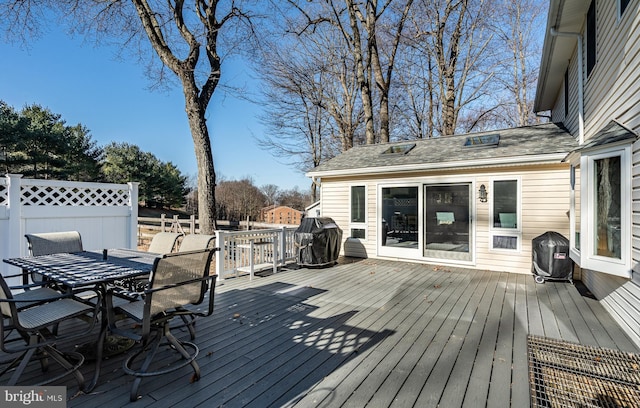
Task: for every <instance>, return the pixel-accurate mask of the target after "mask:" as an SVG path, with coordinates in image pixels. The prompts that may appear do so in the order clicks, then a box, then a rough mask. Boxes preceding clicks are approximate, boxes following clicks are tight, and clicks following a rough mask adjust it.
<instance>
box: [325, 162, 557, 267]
mask: <svg viewBox="0 0 640 408" xmlns="http://www.w3.org/2000/svg"><path fill="white" fill-rule="evenodd" d="M451 174H452V173H451V172H449V173H441V174H436V173H429V174H424V175H411V177H404V178H400V177H398V178H373V177H369V178H367V179H366V180H364V179H356V178H352V179H347V178H339V179H338V178H333V179H332V178H330V177H323V179H322V187H321V190H322V214H323V216H326V217H331V218H333V220H334V221H336V223H337V224H338V226H340V228H342V229H343V232H344V233H343V247H342V249H343V250H342V252H341V253H342V254H343V255H346V256H354V257H371V258H375V257H377V245H378V239H379V235H380V234H379V231H378V229H377V222H376V221H377V218H378V217H377V213H376V212H377V205H376V199H377V193H378V185H380V184H388V183H398V182H399V181H402V182H410V183H421V184H429V183H438V182H440V181H441V180H442V179H443V177H450V176H451ZM505 175H510V176H514V177H519V178H520V180H521V182H522V249H521V251H519V252H516V251H514V252H505V251H499V250H490V242H489V239H490V238H489V237H490V232H489V226H490V221H489V205H490V204H491V203H490V202H487V203H480V202H479V201H478V199H477V198H476V197H474V202H475V209H476V213H475V214H474V215H472V217H473V218H474V225H475V231H474V232H475V238H476V242H475V263H474V264H471V265H470V264H468V263H465V264H464V266H466V267H471V268H477V269H487V270H494V271H507V272H513V273H524V274H529V273H531V240H532V239H533V238H535V237H536V236H538V235H540V234H542V233H544V232H546V231H557V232H559V233H561V234H563V235H564V236H566V237H569V218H568V216H567V213H568V211H569V167H568V165H566V164H562V165H556V166H545V167H542V166H539V167H535V166H530V167H518V168H511V169H500V170H497V169H495V170H493V171H492V170H490V169H484V170H482V171H481V172H476V173H470V172H469V173H462V172H456V173H455V178H456V179H459V180H465V181H467V182H475V185H476V186H479V185H481V184H485V185H487V186H489V185H490V180H491V179H492V178H494V177H504V176H505ZM352 185H365V186H366V188H367V197H368V200H367V239H366V240H353V239H348V238H347V237H348V236H349V231H348V229H349V208H348V207H349V192H350V187H351V186H352ZM421 193H422V192H420V194H421ZM474 194H477V192H474ZM419 211H422V209H419ZM420 231H421V233H422V228H420ZM411 260H413V261H416V260H417V261H421V260H423V259H422V258H421V257H417V258H411ZM448 262H449V263H451V261H448Z"/></svg>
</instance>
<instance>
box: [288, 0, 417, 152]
mask: <svg viewBox="0 0 640 408" xmlns="http://www.w3.org/2000/svg"><path fill="white" fill-rule="evenodd" d="M289 3H290V4H292V5H293V6H294V7H295V8H296V9H297V10H298V11H299V12H300V13H301V14H302V16H304V17H305V21H304V22H303V23H302V24H301V28H300V30H299V31H298V33H300V34H301V33H303V32H305V31H313V30H315V29H316V27H317V26H318V25H324V24H329V25H331V26H332V27H334V28H335V29H337V30H338V32H339V33H340V34H341V35H342V37H343V39H344V42H345V43H346V44H348V46H349V51H350V54H351V56H352V58H353V61H354V63H355V74H356V81H357V84H358V90H359V93H360V97H361V103H362V109H363V113H364V117H363V119H364V129H365V140H366V143H367V144H373V143H376V142H378V141H381V142H388V141H389V138H390V113H389V112H390V109H389V93H390V88H391V84H392V81H391V78H392V73H393V69H394V63H395V57H396V53H397V50H398V47H399V45H400V43H401V42H400V39H401V37H402V32H403V28H404V24H405V22H406V18H407V15H408V13H409V10H410V8H411V5H412V3H413V0H385V1H384V2H380V3H379V2H378V0H365V1H354V0H344V3H343V1H342V0H322V2H321V5H322V7H319V6H317V5H316V4H308V3H307V2H302V1H300V0H289ZM381 33H385V34H386V37H385V38H384V41H381ZM381 44H382V45H381ZM383 46H384V49H383ZM376 97H377V100H378V102H379V108H378V110H377V112H376V111H374V101H375V100H376ZM376 117H378V118H379V121H378V123H377V128H376V121H375V118H376ZM376 130H377V131H378V134H376Z"/></svg>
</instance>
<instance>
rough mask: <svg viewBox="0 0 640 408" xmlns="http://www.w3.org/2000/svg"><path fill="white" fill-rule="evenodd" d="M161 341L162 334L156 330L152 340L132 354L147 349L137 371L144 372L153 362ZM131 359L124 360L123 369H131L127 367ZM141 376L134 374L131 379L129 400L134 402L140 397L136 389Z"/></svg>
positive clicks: (138, 386)
mask: <svg viewBox="0 0 640 408" xmlns="http://www.w3.org/2000/svg"><path fill="white" fill-rule="evenodd" d="M161 341H162V336H161V335H160V332H157V334H156V336H155V338H154V339H153V341H152V342H151V343H150V344H148V345H146V346H143V348H142V350H140V351H139V352H138V353H137V354H135V355H134V356H136V355H139V354H141V353H143V352H144V351H145V350H148V352H147V356H146V357H145V359H144V362H143V363H142V366H141V367H140V370H139V371H138V373H140V374H145V373H146V372H147V370H148V369H149V367H151V363H152V362H153V359H154V357H155V355H156V354H157V353H158V349H159V348H160V343H161ZM131 361H133V358H130V359H127V360H126V361H125V362H124V364H125V369H129V370H130V371H132V370H131V368H130V367H128V363H129V362H131ZM125 371H126V370H125ZM142 378H143V376H136V378H135V379H134V380H133V384H132V385H131V394H130V395H129V400H130V401H131V402H134V401H137V400H138V399H140V393H138V389H139V388H140V383H142Z"/></svg>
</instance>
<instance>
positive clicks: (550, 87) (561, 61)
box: [533, 0, 589, 112]
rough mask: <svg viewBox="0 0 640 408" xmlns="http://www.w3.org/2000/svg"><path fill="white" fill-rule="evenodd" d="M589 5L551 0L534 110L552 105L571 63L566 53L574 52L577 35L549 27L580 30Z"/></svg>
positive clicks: (587, 3)
mask: <svg viewBox="0 0 640 408" xmlns="http://www.w3.org/2000/svg"><path fill="white" fill-rule="evenodd" d="M588 7H589V2H585V1H583V0H551V1H550V2H549V13H548V16H547V26H546V31H545V38H544V44H543V47H542V58H541V61H540V70H539V73H538V84H537V88H536V98H535V101H534V105H533V108H534V111H535V112H543V111H547V110H550V109H552V108H553V104H554V102H555V99H556V97H557V95H558V92H559V90H560V87H561V86H562V83H563V81H564V72H565V71H566V69H567V66H568V65H569V58H568V57H567V56H571V55H572V54H573V50H575V47H576V43H577V40H576V39H575V38H571V37H566V36H562V37H558V36H554V35H552V34H551V33H550V29H551V28H555V29H556V30H557V31H558V32H571V33H574V32H581V31H582V27H583V26H584V21H585V19H586V11H587V9H588Z"/></svg>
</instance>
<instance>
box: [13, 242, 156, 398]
mask: <svg viewBox="0 0 640 408" xmlns="http://www.w3.org/2000/svg"><path fill="white" fill-rule="evenodd" d="M158 255H159V254H156V253H152V252H142V251H136V250H131V249H109V250H101V251H82V252H73V253H58V254H52V255H43V256H30V257H24V258H10V259H3V261H4V262H5V263H8V264H9V265H13V266H17V267H19V268H22V270H23V271H25V272H28V273H32V272H35V273H39V274H41V275H43V276H44V277H46V278H47V279H48V280H51V281H53V282H55V283H57V284H60V285H62V286H64V287H66V288H69V289H81V288H83V287H96V288H97V289H98V290H99V291H101V292H102V294H103V295H105V293H106V290H107V286H108V285H109V284H112V283H113V282H115V281H118V280H121V279H127V278H134V277H139V276H143V275H147V274H149V273H150V272H151V270H152V269H153V263H154V261H155V259H156V258H157V257H158ZM102 299H103V304H102V308H103V312H102V313H101V319H100V332H99V334H98V338H97V339H96V342H95V356H96V366H95V371H94V376H93V379H92V381H91V382H90V383H89V384H88V385H87V387H86V389H85V390H84V391H85V392H90V391H91V390H93V389H94V388H95V386H96V385H97V382H98V378H99V376H100V367H101V361H102V357H103V352H104V349H103V348H104V342H105V338H106V335H107V329H108V321H107V313H106V303H105V301H104V299H105V296H102Z"/></svg>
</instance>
